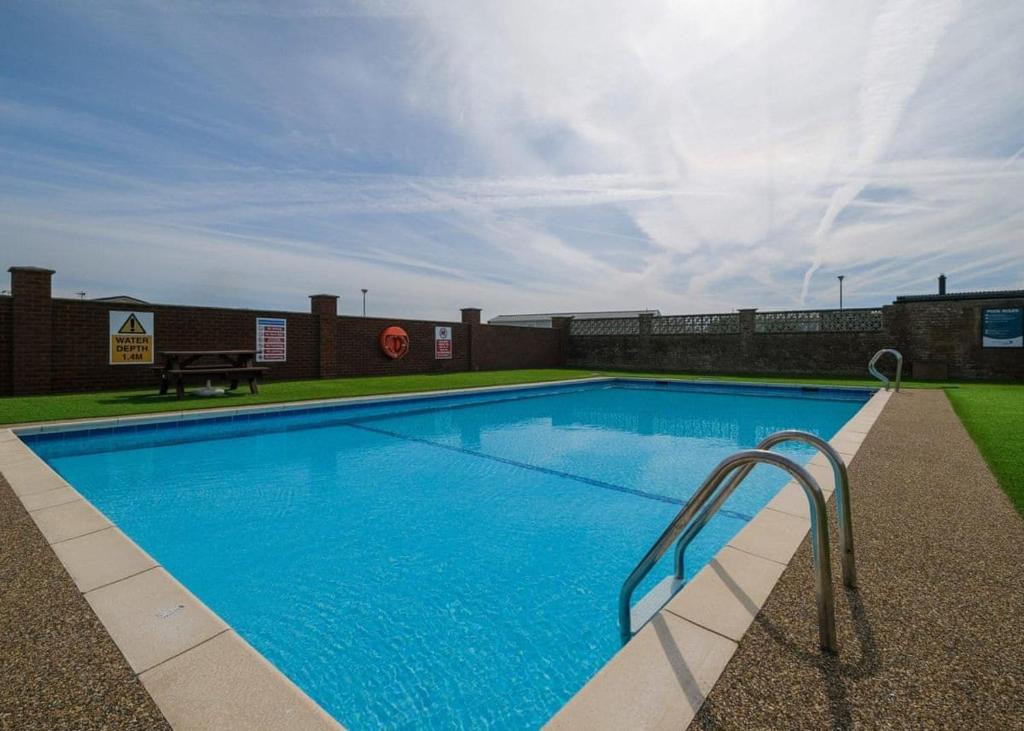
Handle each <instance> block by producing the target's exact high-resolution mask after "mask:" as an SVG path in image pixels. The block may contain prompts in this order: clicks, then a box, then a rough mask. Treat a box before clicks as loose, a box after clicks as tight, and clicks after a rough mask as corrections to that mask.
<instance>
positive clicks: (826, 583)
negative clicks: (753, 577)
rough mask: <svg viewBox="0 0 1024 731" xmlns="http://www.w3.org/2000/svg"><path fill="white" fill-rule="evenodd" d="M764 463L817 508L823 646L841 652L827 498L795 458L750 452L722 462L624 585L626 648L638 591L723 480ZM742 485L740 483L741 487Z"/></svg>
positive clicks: (814, 527)
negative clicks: (796, 486)
mask: <svg viewBox="0 0 1024 731" xmlns="http://www.w3.org/2000/svg"><path fill="white" fill-rule="evenodd" d="M759 463H762V464H771V465H774V466H776V467H778V468H780V469H782V470H784V471H786V472H788V473H789V475H790V477H792V478H794V479H795V480H796V481H797V482H798V483H799V484H800V486H801V487H802V488H803V490H804V494H805V495H807V502H808V503H809V504H810V508H811V554H812V560H813V563H814V590H815V595H816V600H817V608H818V642H819V644H820V645H821V647H822V649H824V650H828V651H830V652H834V651H835V649H836V621H835V603H834V601H833V597H832V564H831V562H830V559H829V548H828V524H827V523H826V517H825V497H824V495H823V494H822V492H821V487H819V486H818V483H817V482H815V480H814V478H813V477H811V475H810V474H809V473H808V472H807V470H805V469H804V468H803V467H801V466H800V465H798V464H797V463H796V462H794V461H793V460H791V459H790V458H789V457H786V456H784V455H781V454H778V453H776V452H769V451H767V450H764V449H747V450H744V451H742V452H736V453H735V454H733V455H730V456H729V457H726V458H725V459H723V460H722V461H721V462H719V463H718V466H717V467H715V469H714V470H712V471H711V474H709V475H708V476H707V478H706V479H705V480H704V482H703V484H701V486H700V487H699V488H698V489H697V492H696V493H694V495H693V497H692V498H690V500H689V501H687V503H686V505H684V506H683V508H682V510H680V511H679V513H678V514H677V515H676V517H675V518H674V519H673V520H672V522H671V523H670V524H669V526H668V527H667V528H666V529H665V531H664V532H663V533H662V534H661V536H659V538H658V540H657V541H655V543H654V545H653V546H651V548H650V550H649V551H648V552H647V553H646V554H645V555H644V557H643V558H642V559H640V562H639V563H638V564H637V565H636V568H634V569H633V571H632V572H631V573H630V574H629V576H628V577H627V578H626V581H625V582H623V584H622V590H621V591H620V592H619V636H620V639H621V640H622V644H623V645H625V644H626V643H627V642H629V641H630V640H631V639H632V638H633V627H632V623H633V620H632V616H631V611H630V602H631V600H632V598H633V592H634V591H635V590H636V587H637V586H638V585H639V584H640V582H641V581H643V580H644V578H645V577H646V576H647V574H649V573H650V571H651V569H652V568H654V566H655V564H657V563H658V561H659V560H660V559H661V557H662V556H663V555H665V552H666V551H667V550H668V549H669V548H670V547H671V546H672V544H673V543H674V542H675V540H676V538H678V537H679V534H680V533H682V532H683V529H684V528H685V527H686V526H687V525H689V523H690V521H692V520H693V518H694V516H696V515H697V514H698V512H699V511H700V510H701V509H702V508H703V507H704V505H705V503H707V502H708V501H709V500H710V499H711V498H712V497H714V495H715V493H716V491H717V489H718V487H719V485H721V484H722V480H724V479H725V478H726V477H728V476H729V475H730V474H732V473H733V472H734V471H735V470H737V469H739V468H741V467H745V466H747V465H754V464H759ZM737 484H739V483H738V482H737ZM734 487H735V486H734Z"/></svg>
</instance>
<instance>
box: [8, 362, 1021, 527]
mask: <svg viewBox="0 0 1024 731" xmlns="http://www.w3.org/2000/svg"><path fill="white" fill-rule="evenodd" d="M598 374H600V375H622V376H649V377H656V378H682V379H692V380H728V381H748V382H758V383H805V384H811V385H823V386H830V385H838V386H872V387H874V386H877V385H878V382H877V381H874V380H870V379H862V378H821V377H803V376H742V375H741V376H718V375H716V376H709V375H696V374H665V373H628V372H620V371H600V372H595V371H592V370H580V369H568V368H563V369H544V370H514V371H482V372H470V373H445V374H437V375H416V376H374V377H363V378H333V379H323V380H310V381H280V382H273V381H271V382H268V383H265V384H263V385H262V386H261V387H260V393H259V394H256V395H252V394H250V393H249V392H248V391H247V390H246V389H239V390H237V391H232V392H230V393H226V394H224V395H222V396H218V397H214V398H204V397H201V396H197V395H195V394H188V395H187V396H186V398H184V399H182V400H180V401H179V400H177V399H176V398H175V396H174V394H168V395H165V396H160V395H158V394H157V392H156V388H155V387H154V388H151V389H144V390H141V389H140V390H132V391H116V392H104V393H74V394H55V395H46V396H17V397H13V398H3V399H0V424H23V423H26V422H34V421H54V420H64V419H84V418H97V417H110V416H128V415H132V414H148V413H156V412H161V411H180V410H186V409H203V408H223V407H234V408H237V407H239V406H252V405H256V404H272V403H281V402H285V401H307V400H312V399H328V398H344V397H352V396H373V395H381V394H395V393H412V392H416V391H438V390H444V389H452V388H479V387H482V386H503V385H513V384H519V383H535V382H544V381H558V380H565V379H571V378H585V377H587V376H592V375H598ZM904 386H905V387H907V388H945V389H946V393H947V394H948V395H949V399H950V401H951V402H952V404H953V408H954V409H955V410H956V413H957V414H958V415H959V417H960V419H961V421H962V422H963V424H964V426H965V427H966V429H967V431H968V433H970V435H971V437H972V438H973V439H974V442H975V443H976V444H977V445H978V449H979V450H980V451H981V453H982V455H984V457H985V459H986V460H987V461H988V464H989V466H990V467H991V468H992V472H993V473H994V474H995V476H996V478H997V479H998V480H999V483H1000V485H1002V487H1003V489H1004V490H1005V491H1006V493H1007V495H1009V497H1010V500H1011V501H1013V504H1014V506H1015V507H1016V508H1017V510H1018V511H1019V512H1020V513H1021V514H1022V515H1024V385H997V384H982V383H955V384H954V383H934V382H913V381H907V382H905V383H904Z"/></svg>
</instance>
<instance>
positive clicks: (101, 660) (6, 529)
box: [0, 477, 170, 731]
mask: <svg viewBox="0 0 1024 731" xmlns="http://www.w3.org/2000/svg"><path fill="white" fill-rule="evenodd" d="M0 678H2V681H0V729H3V730H4V731H7V730H8V729H10V731H34V730H35V729H39V730H40V731H44V730H45V731H60V730H62V729H74V730H75V731H89V730H91V729H147V731H148V730H149V729H154V730H159V729H169V728H170V726H168V724H167V722H166V721H165V720H164V717H163V715H161V713H160V711H159V709H157V707H156V705H155V704H154V703H153V701H152V699H151V698H150V697H149V694H148V693H147V692H146V690H145V689H144V688H143V687H142V684H141V683H140V682H139V681H138V679H137V678H136V677H135V673H133V672H132V670H131V668H129V667H128V662H127V661H126V660H125V659H124V656H123V655H122V654H121V651H120V650H118V649H117V646H116V645H115V644H114V641H113V640H111V639H110V635H108V634H107V631H106V630H105V629H104V628H103V625H102V624H100V621H99V619H97V618H96V615H95V614H93V611H92V609H91V608H90V607H89V604H88V603H87V602H86V601H85V598H84V597H83V596H82V595H81V594H80V593H79V592H78V589H77V588H76V587H75V584H74V582H73V581H72V579H71V577H70V576H68V574H67V572H66V571H65V570H64V567H63V566H62V565H61V563H60V561H59V560H58V558H57V555H56V554H55V553H54V552H53V549H51V548H50V546H48V545H47V543H46V540H45V539H44V538H43V536H42V534H41V533H40V532H39V530H38V529H37V528H36V525H35V523H34V522H32V519H31V518H30V517H29V515H28V513H27V512H25V509H24V507H23V506H22V504H21V501H20V500H19V499H18V498H17V497H16V496H15V494H14V492H12V491H11V488H10V486H9V485H8V484H7V482H6V481H5V480H4V479H3V478H2V477H0Z"/></svg>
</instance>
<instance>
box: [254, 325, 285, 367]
mask: <svg viewBox="0 0 1024 731" xmlns="http://www.w3.org/2000/svg"><path fill="white" fill-rule="evenodd" d="M287 359H288V321H287V320H286V319H284V318H283V317H257V318H256V360H257V361H259V362H260V363H283V362H284V361H286V360H287Z"/></svg>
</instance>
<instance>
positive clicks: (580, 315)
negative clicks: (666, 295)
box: [487, 310, 661, 325]
mask: <svg viewBox="0 0 1024 731" xmlns="http://www.w3.org/2000/svg"><path fill="white" fill-rule="evenodd" d="M640 315H655V316H659V315H661V311H660V310H612V311H608V312H537V313H533V314H525V315H498V316H497V317H492V318H491V319H490V320H488V321H487V322H488V323H490V324H492V325H501V324H512V323H516V322H535V321H537V320H550V319H551V318H552V317H574V318H576V319H577V320H595V319H601V318H605V317H639V316H640Z"/></svg>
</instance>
